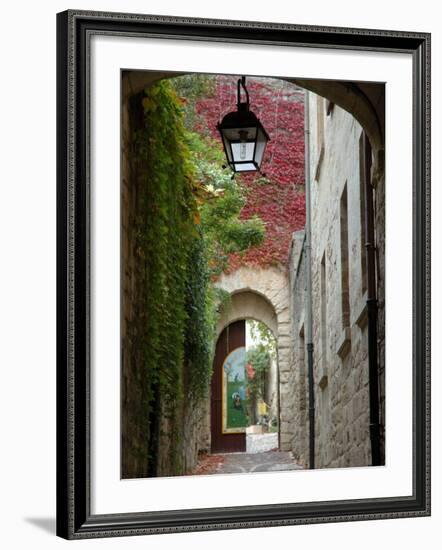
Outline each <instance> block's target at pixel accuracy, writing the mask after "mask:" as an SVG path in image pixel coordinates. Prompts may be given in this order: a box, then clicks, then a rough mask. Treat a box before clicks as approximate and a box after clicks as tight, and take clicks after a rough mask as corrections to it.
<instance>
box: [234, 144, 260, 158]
mask: <svg viewBox="0 0 442 550" xmlns="http://www.w3.org/2000/svg"><path fill="white" fill-rule="evenodd" d="M254 153H255V142H254V141H246V142H244V143H241V142H240V143H232V154H233V159H234V160H235V161H237V162H238V161H240V162H245V161H249V162H250V161H253V155H254Z"/></svg>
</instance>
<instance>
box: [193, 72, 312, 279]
mask: <svg viewBox="0 0 442 550" xmlns="http://www.w3.org/2000/svg"><path fill="white" fill-rule="evenodd" d="M236 80H237V79H236V78H235V77H234V76H221V75H220V76H217V77H216V90H215V94H214V95H213V96H212V97H208V98H205V99H201V100H199V101H197V104H196V110H197V112H198V114H199V115H201V120H200V122H199V123H198V124H197V128H196V129H197V130H199V131H201V132H204V133H206V132H209V133H210V135H211V137H213V138H214V139H216V140H217V141H219V142H220V138H219V134H218V131H217V129H216V124H217V122H218V121H219V120H221V118H222V117H223V116H224V115H225V114H226V113H227V112H229V111H232V110H234V109H235V108H236ZM247 88H248V91H249V95H250V108H251V110H252V111H253V112H254V113H255V114H256V115H257V116H258V118H259V119H260V120H261V122H262V124H263V125H264V127H265V128H266V130H267V132H268V134H269V135H270V141H269V143H268V145H267V148H266V152H265V156H264V161H263V164H262V172H263V173H264V174H265V178H263V177H262V175H261V174H259V173H258V174H255V173H250V174H243V175H241V176H239V177H240V178H241V182H242V183H243V184H244V185H245V187H246V188H247V190H248V193H247V199H246V204H245V206H244V208H243V210H242V212H241V217H242V218H243V219H248V218H250V217H251V216H253V215H258V216H259V217H260V218H261V219H262V220H263V221H264V223H265V225H266V236H265V239H264V241H263V243H262V244H261V245H260V246H258V247H255V248H252V249H250V250H248V251H247V252H245V253H244V254H242V255H240V254H231V256H230V259H229V269H228V271H234V270H235V269H237V268H238V267H240V266H242V265H255V266H258V267H267V266H270V265H277V264H286V262H287V259H288V254H289V248H290V242H291V236H292V233H293V232H294V231H297V230H299V229H302V228H303V227H304V223H305V198H304V96H303V92H302V90H299V89H298V88H296V87H295V86H294V85H293V84H291V83H289V82H285V81H282V80H276V79H264V78H248V79H247ZM220 146H221V142H220ZM236 177H237V178H238V176H236Z"/></svg>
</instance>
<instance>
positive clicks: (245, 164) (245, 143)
mask: <svg viewBox="0 0 442 550" xmlns="http://www.w3.org/2000/svg"><path fill="white" fill-rule="evenodd" d="M241 86H242V87H243V89H244V92H245V94H246V101H244V102H242V101H241ZM237 109H238V110H237V111H232V112H231V113H228V114H227V115H226V116H225V117H224V118H223V120H222V122H221V123H218V125H217V128H218V130H219V133H220V134H221V139H222V141H223V145H224V152H225V153H226V158H227V162H228V164H229V166H230V168H231V169H232V170H233V171H234V172H256V171H258V170H260V168H261V163H262V159H263V157H264V151H265V148H266V145H267V142H268V141H269V139H270V138H269V136H268V134H267V132H266V131H265V129H264V126H263V125H262V124H261V122H260V121H259V119H258V117H257V116H256V115H255V113H253V112H252V111H250V103H249V92H248V91H247V88H246V77H245V76H243V77H242V78H240V79H239V80H238V102H237Z"/></svg>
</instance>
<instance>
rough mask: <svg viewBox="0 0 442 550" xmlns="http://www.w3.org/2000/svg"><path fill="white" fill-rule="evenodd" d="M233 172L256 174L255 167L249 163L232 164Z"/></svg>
mask: <svg viewBox="0 0 442 550" xmlns="http://www.w3.org/2000/svg"><path fill="white" fill-rule="evenodd" d="M234 167H235V172H252V171H253V172H256V166H255V165H254V164H253V163H251V162H246V163H244V164H241V163H236V164H234Z"/></svg>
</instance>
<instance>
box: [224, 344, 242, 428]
mask: <svg viewBox="0 0 442 550" xmlns="http://www.w3.org/2000/svg"><path fill="white" fill-rule="evenodd" d="M247 426H248V415H247V375H246V348H245V347H243V346H242V347H239V348H236V349H234V350H233V351H232V352H231V353H229V355H228V356H227V357H226V359H225V361H224V364H223V427H222V433H224V434H227V433H243V432H245V429H246V428H247Z"/></svg>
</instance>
